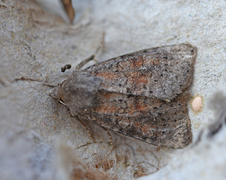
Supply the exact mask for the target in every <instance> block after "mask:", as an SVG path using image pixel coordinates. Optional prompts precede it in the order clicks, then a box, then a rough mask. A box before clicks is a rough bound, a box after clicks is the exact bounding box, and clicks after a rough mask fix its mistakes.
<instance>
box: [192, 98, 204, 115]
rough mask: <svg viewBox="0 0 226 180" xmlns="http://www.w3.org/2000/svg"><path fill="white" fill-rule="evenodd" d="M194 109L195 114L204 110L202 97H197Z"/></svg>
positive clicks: (193, 104)
mask: <svg viewBox="0 0 226 180" xmlns="http://www.w3.org/2000/svg"><path fill="white" fill-rule="evenodd" d="M191 105H192V109H193V110H194V111H195V112H198V111H200V110H201V109H202V98H201V97H200V96H197V97H196V98H195V99H194V100H193V101H192V103H191Z"/></svg>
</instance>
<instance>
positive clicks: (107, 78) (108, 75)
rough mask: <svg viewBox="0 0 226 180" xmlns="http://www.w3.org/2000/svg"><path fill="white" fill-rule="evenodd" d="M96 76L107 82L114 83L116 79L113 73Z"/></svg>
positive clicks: (100, 73) (101, 73)
mask: <svg viewBox="0 0 226 180" xmlns="http://www.w3.org/2000/svg"><path fill="white" fill-rule="evenodd" d="M95 75H96V76H98V77H103V78H104V79H105V80H106V81H112V80H113V79H115V74H113V73H111V72H99V73H97V74H95Z"/></svg>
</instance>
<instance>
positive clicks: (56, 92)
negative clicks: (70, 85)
mask: <svg viewBox="0 0 226 180" xmlns="http://www.w3.org/2000/svg"><path fill="white" fill-rule="evenodd" d="M49 95H50V96H51V97H52V98H54V99H56V100H57V101H58V102H59V103H61V104H63V105H65V106H67V105H66V104H65V102H64V98H63V95H62V83H61V84H59V85H58V86H56V87H54V88H53V90H52V92H51V93H49Z"/></svg>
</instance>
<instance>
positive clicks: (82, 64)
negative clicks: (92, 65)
mask: <svg viewBox="0 0 226 180" xmlns="http://www.w3.org/2000/svg"><path fill="white" fill-rule="evenodd" d="M104 37H105V32H103V34H102V38H101V42H100V45H99V47H98V48H97V49H96V51H95V53H94V54H93V55H91V56H90V57H88V58H86V59H85V60H83V61H82V62H80V63H79V64H78V65H77V66H76V68H75V69H76V70H80V69H81V68H82V67H83V66H84V65H86V64H87V63H88V62H90V61H92V60H94V61H95V62H98V61H97V60H95V56H96V55H97V53H98V52H99V51H100V49H102V47H103V46H104Z"/></svg>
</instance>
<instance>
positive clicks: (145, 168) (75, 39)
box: [0, 0, 226, 179]
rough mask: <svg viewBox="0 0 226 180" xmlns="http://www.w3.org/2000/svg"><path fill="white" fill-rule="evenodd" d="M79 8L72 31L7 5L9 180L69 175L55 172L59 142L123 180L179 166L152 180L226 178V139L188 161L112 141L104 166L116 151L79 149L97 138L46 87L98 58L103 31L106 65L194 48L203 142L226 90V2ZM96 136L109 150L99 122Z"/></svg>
mask: <svg viewBox="0 0 226 180" xmlns="http://www.w3.org/2000/svg"><path fill="white" fill-rule="evenodd" d="M74 5H75V8H76V15H77V16H76V19H75V21H74V22H75V25H74V26H68V25H67V24H65V23H64V22H63V21H62V20H61V19H60V18H58V17H56V16H54V15H51V14H48V13H46V12H44V11H43V10H41V9H40V7H39V6H37V5H35V4H34V2H33V1H29V0H9V1H6V0H1V1H0V14H1V16H0V32H1V33H0V40H1V41H0V135H1V136H0V174H1V179H60V178H61V175H60V174H58V170H59V169H60V168H62V167H59V166H56V165H55V164H56V163H55V160H56V157H58V156H60V155H59V154H56V153H55V149H56V148H55V144H56V141H57V139H59V137H60V138H63V139H64V141H65V142H66V143H67V144H69V145H71V146H72V147H73V148H74V151H75V152H76V154H77V155H78V156H79V157H80V158H81V159H82V161H84V163H87V164H89V166H90V167H91V168H94V169H96V170H104V171H106V173H108V174H113V173H114V174H117V176H118V178H119V179H131V178H133V177H138V176H141V175H144V174H149V173H153V172H155V171H156V170H158V169H159V168H162V167H163V166H165V165H166V164H167V163H168V162H169V161H171V158H173V157H175V160H173V162H174V163H175V162H177V164H175V165H174V164H171V163H170V162H169V164H168V165H167V166H166V167H165V168H163V169H162V170H160V171H159V172H157V173H155V174H154V175H152V176H150V177H144V179H149V178H150V179H151V178H152V177H153V178H154V177H155V178H160V177H172V178H174V179H177V178H178V179H182V178H188V177H191V176H188V175H189V174H190V175H191V174H192V172H194V173H193V174H192V175H193V176H192V177H196V178H200V179H201V178H206V179H208V178H211V177H216V176H215V175H217V177H218V179H223V178H224V177H225V174H224V173H225V171H224V167H225V164H224V163H225V158H224V157H223V156H224V155H223V154H225V153H224V152H225V148H224V147H225V145H226V143H225V141H224V140H223V137H224V136H225V134H224V133H225V130H224V131H221V134H220V133H219V135H216V137H214V138H212V140H211V141H210V140H207V141H205V142H203V143H200V145H197V146H196V147H193V148H191V149H189V150H188V151H187V153H186V154H185V153H184V154H183V155H181V156H178V152H181V151H186V149H185V150H172V149H168V148H160V149H159V148H157V147H154V146H151V145H148V144H146V143H143V142H140V141H138V140H134V139H130V138H126V137H122V136H119V135H115V134H113V141H114V145H115V147H116V149H114V150H113V153H111V154H110V155H109V156H108V157H107V158H106V159H104V157H106V156H107V154H108V153H109V152H110V150H111V149H112V148H111V146H110V145H109V143H95V144H93V143H91V144H90V145H87V146H84V147H81V148H79V149H77V148H78V147H80V146H82V145H84V144H86V143H89V142H91V139H90V137H89V134H88V133H87V131H86V129H85V127H84V126H83V125H82V124H81V123H79V121H77V120H76V119H73V118H72V117H70V115H69V112H68V110H67V109H66V108H65V107H64V106H63V105H61V104H58V103H56V102H55V101H54V100H53V99H52V98H51V97H49V95H48V94H49V92H50V90H51V87H48V86H44V85H43V81H45V82H48V83H49V84H54V82H55V81H54V77H56V76H60V75H61V74H62V73H61V72H60V68H61V67H62V66H64V65H65V64H67V63H70V64H72V66H73V67H75V66H76V64H78V63H79V62H80V61H81V60H83V59H85V58H87V57H88V56H90V55H91V54H93V53H94V52H95V50H96V48H97V47H98V46H99V43H100V40H101V35H102V32H103V31H105V33H106V37H105V45H104V48H103V51H102V53H101V54H100V55H99V56H98V57H97V59H98V60H100V61H102V60H106V59H109V58H112V57H116V56H119V55H122V54H125V53H129V52H133V51H137V50H141V49H146V48H150V47H156V46H163V45H171V44H179V43H190V44H192V45H194V46H196V47H197V48H198V56H197V59H196V64H195V77H194V83H193V88H192V94H193V96H197V95H200V96H202V97H203V99H204V100H205V101H204V106H203V110H202V111H201V112H200V113H198V114H197V113H195V112H192V111H191V110H190V111H189V115H190V118H191V121H192V129H193V133H194V137H195V138H196V137H197V133H198V131H199V129H200V128H201V127H205V126H206V124H207V122H208V121H211V119H214V117H213V113H212V111H211V110H209V109H208V108H207V106H206V104H207V102H208V99H209V98H210V97H212V96H213V93H214V92H215V91H217V90H222V91H225V81H226V78H225V77H226V71H225V69H226V63H225V59H224V57H225V48H224V47H225V43H226V42H225V39H226V38H225V36H226V33H225V32H224V31H225V19H226V14H225V9H226V2H225V1H223V0H221V1H214V0H210V1H204V0H203V1H192V0H188V1H186V0H177V1H165V0H158V1H157V0H153V1H149V0H145V1H129V0H128V1H125V2H123V3H122V1H120V0H114V1H104V0H103V1H97V0H95V1H91V0H85V1H79V0H75V1H74ZM56 12H57V11H56ZM59 12H62V10H59ZM90 64H91V63H90ZM67 73H70V71H69V70H67V71H66V74H67ZM66 74H65V75H66ZM23 79H27V80H23ZM29 79H30V80H29ZM88 127H89V129H91V132H92V134H93V137H94V139H95V140H96V141H97V142H99V141H103V142H109V137H108V135H107V132H106V131H104V130H102V128H100V127H99V126H96V125H93V124H90V123H89V126H88ZM217 137H219V138H217ZM207 149H209V151H207ZM213 152H215V153H213ZM65 153H67V152H65ZM194 154H195V155H194ZM101 162H102V163H101ZM173 162H172V163H173ZM194 162H197V163H196V164H193V163H194ZM70 163H71V162H70ZM185 165H186V166H185ZM74 166H76V164H75V165H74ZM97 167H98V168H97ZM172 168H173V169H175V171H172ZM72 169H73V168H72ZM193 170H195V171H193ZM68 172H69V173H71V171H68ZM203 174H204V175H203ZM163 175H164V176H163ZM63 177H68V176H66V175H65V176H63Z"/></svg>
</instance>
